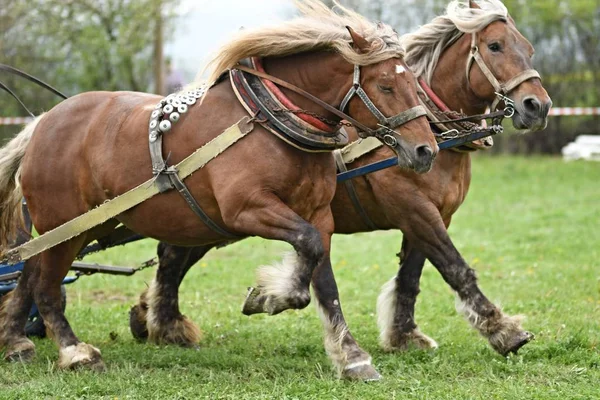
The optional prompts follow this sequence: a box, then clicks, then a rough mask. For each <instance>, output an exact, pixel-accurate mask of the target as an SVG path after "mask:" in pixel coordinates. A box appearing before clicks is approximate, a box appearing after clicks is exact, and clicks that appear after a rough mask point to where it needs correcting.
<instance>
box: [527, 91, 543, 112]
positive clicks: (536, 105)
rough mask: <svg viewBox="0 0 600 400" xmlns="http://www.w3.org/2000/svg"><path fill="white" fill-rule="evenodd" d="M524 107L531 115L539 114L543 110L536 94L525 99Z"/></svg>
mask: <svg viewBox="0 0 600 400" xmlns="http://www.w3.org/2000/svg"><path fill="white" fill-rule="evenodd" d="M523 108H524V109H525V112H526V113H527V114H529V115H535V116H538V115H540V113H541V112H542V103H540V101H539V100H538V98H537V97H535V96H529V97H526V98H524V99H523Z"/></svg>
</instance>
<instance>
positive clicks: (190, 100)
mask: <svg viewBox="0 0 600 400" xmlns="http://www.w3.org/2000/svg"><path fill="white" fill-rule="evenodd" d="M185 104H187V105H188V106H191V105H194V104H196V99H195V98H193V97H191V98H190V97H188V98H187V100H186V101H185Z"/></svg>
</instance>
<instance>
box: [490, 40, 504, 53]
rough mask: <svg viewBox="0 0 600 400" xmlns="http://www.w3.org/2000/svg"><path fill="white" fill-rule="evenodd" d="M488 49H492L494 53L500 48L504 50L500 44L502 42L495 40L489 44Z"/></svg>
mask: <svg viewBox="0 0 600 400" xmlns="http://www.w3.org/2000/svg"><path fill="white" fill-rule="evenodd" d="M488 49H490V51H492V52H493V53H497V52H499V51H500V50H502V47H501V46H500V43H498V42H494V43H490V44H489V45H488Z"/></svg>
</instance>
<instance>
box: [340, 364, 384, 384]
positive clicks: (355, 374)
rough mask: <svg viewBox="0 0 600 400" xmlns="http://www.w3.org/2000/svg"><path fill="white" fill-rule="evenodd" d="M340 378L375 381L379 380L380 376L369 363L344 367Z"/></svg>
mask: <svg viewBox="0 0 600 400" xmlns="http://www.w3.org/2000/svg"><path fill="white" fill-rule="evenodd" d="M342 379H346V380H349V381H360V382H376V381H379V380H381V379H382V376H381V374H380V373H379V372H377V370H376V369H375V368H373V366H372V365H371V364H363V365H357V366H354V367H350V368H346V369H344V371H343V372H342Z"/></svg>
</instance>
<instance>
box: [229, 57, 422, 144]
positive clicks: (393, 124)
mask: <svg viewBox="0 0 600 400" xmlns="http://www.w3.org/2000/svg"><path fill="white" fill-rule="evenodd" d="M235 69H238V70H240V71H243V72H246V73H249V74H251V75H255V76H258V77H259V78H263V79H267V80H269V81H271V82H273V83H276V84H277V85H280V86H282V87H284V88H286V89H289V90H291V91H293V92H295V93H297V94H299V95H301V96H303V97H305V98H307V99H308V100H310V101H312V102H313V103H315V104H318V105H319V106H321V107H323V108H324V109H325V110H327V111H329V112H331V113H332V114H334V115H335V116H337V117H339V118H340V119H342V120H346V121H348V123H349V124H351V125H353V126H354V127H356V128H357V129H358V131H359V135H360V133H361V132H362V133H363V135H360V136H363V137H364V136H365V135H364V134H365V133H366V134H367V135H366V136H374V137H376V138H378V139H381V140H382V141H383V142H384V143H385V144H386V145H388V146H390V147H392V148H395V147H396V146H398V140H397V139H396V138H395V137H394V135H397V133H396V132H395V131H394V129H395V128H397V127H399V126H401V125H404V124H406V123H407V122H409V121H412V120H413V119H416V118H419V117H422V116H425V115H427V111H426V110H425V108H424V107H423V106H420V105H419V106H415V107H412V108H410V109H408V110H405V111H403V112H401V113H399V114H397V115H395V116H393V117H386V116H385V115H383V113H382V112H381V111H380V110H379V109H378V108H377V107H376V106H375V104H373V101H371V99H370V98H369V96H368V95H367V93H366V92H365V91H364V89H363V88H362V87H361V86H360V67H359V66H358V65H355V66H354V79H353V84H352V87H351V88H350V90H349V91H348V93H347V94H346V96H344V100H343V101H342V105H341V107H340V109H337V108H335V107H333V106H332V105H330V104H328V103H326V102H324V101H323V100H321V99H319V98H318V97H316V96H314V95H312V94H310V93H308V92H307V91H306V90H304V89H301V88H299V87H297V86H295V85H292V84H291V83H289V82H286V81H284V80H282V79H279V78H277V77H275V76H273V75H270V74H267V73H266V72H262V71H257V70H255V69H252V68H248V67H246V66H243V65H237V66H236V67H235ZM354 95H358V97H359V98H360V99H361V100H362V101H363V103H364V104H365V105H366V106H367V108H368V109H369V111H370V112H371V113H372V114H373V115H374V116H375V117H376V118H377V120H378V121H379V124H378V125H379V128H378V129H372V128H369V127H368V126H366V125H364V124H363V123H361V122H359V121H357V120H356V119H354V118H352V117H351V116H349V115H348V114H346V113H345V112H344V111H343V110H344V109H345V108H346V106H347V104H348V102H349V101H350V99H351V98H352V97H353V96H354ZM286 111H287V110H286ZM289 111H290V112H303V113H306V112H305V110H289ZM309 115H313V116H314V113H310V114H309Z"/></svg>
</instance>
